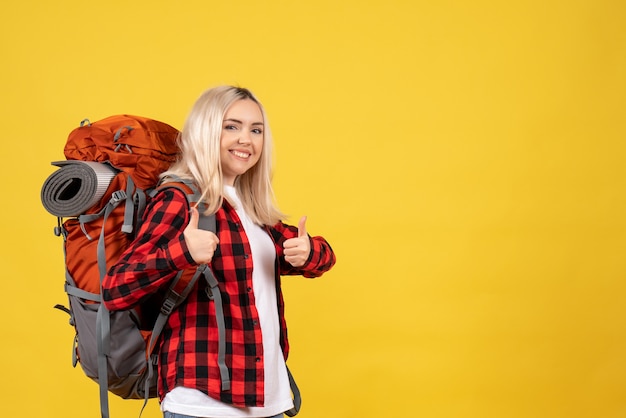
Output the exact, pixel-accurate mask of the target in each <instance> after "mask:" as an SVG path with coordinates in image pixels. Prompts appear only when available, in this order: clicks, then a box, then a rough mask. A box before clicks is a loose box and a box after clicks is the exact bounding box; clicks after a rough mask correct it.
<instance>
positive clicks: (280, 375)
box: [161, 186, 293, 418]
mask: <svg viewBox="0 0 626 418" xmlns="http://www.w3.org/2000/svg"><path fill="white" fill-rule="evenodd" d="M224 190H225V192H226V195H227V197H228V199H229V201H230V202H231V203H232V204H233V205H234V206H235V209H236V211H237V215H239V218H240V219H241V223H242V225H243V229H244V231H245V233H246V235H247V237H248V241H249V242H250V247H251V250H252V264H253V266H254V268H253V269H252V287H253V289H254V300H255V305H256V309H257V311H258V313H259V322H260V325H261V334H262V336H263V353H264V361H265V370H264V371H265V373H264V374H265V382H264V383H265V404H264V406H263V407H249V408H238V407H235V406H232V405H229V404H225V403H223V402H220V401H218V400H216V399H213V398H211V397H209V396H207V395H205V394H204V393H202V392H200V391H199V390H196V389H189V388H184V387H180V386H179V387H176V388H174V389H173V390H172V391H171V392H169V393H167V394H166V395H165V398H164V399H163V402H162V403H161V410H163V411H170V412H174V413H178V414H184V415H191V416H196V417H211V418H232V417H248V418H250V417H268V416H273V415H277V414H280V413H281V412H284V411H286V410H288V409H290V408H292V407H293V400H292V398H291V389H290V386H289V378H288V376H287V367H286V366H285V359H284V357H283V353H282V350H281V348H280V324H279V321H278V303H277V299H276V298H277V296H276V283H275V278H274V263H275V260H276V252H275V250H274V243H273V242H272V240H271V238H270V237H269V236H268V235H267V233H266V232H265V230H264V229H262V228H261V227H260V226H259V225H256V224H254V223H253V222H252V221H251V220H250V218H249V217H248V216H247V215H246V213H245V212H244V211H243V206H242V205H241V201H240V200H239V197H238V196H237V193H236V191H235V188H234V187H230V186H224Z"/></svg>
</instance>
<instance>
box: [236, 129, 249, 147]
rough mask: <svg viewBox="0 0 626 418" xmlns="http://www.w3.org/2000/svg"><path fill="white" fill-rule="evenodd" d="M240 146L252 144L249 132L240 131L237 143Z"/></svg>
mask: <svg viewBox="0 0 626 418" xmlns="http://www.w3.org/2000/svg"><path fill="white" fill-rule="evenodd" d="M238 142H239V143H240V144H250V143H252V137H251V136H250V132H248V131H247V130H245V129H244V130H242V131H241V135H239V141H238Z"/></svg>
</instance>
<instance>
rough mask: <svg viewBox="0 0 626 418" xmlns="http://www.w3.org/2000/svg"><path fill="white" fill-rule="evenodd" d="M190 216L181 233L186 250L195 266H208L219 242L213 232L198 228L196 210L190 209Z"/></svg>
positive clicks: (198, 215)
mask: <svg viewBox="0 0 626 418" xmlns="http://www.w3.org/2000/svg"><path fill="white" fill-rule="evenodd" d="M190 216H191V218H190V219H189V224H188V225H187V227H186V228H185V230H184V231H183V235H184V237H185V242H186V243H187V248H189V253H190V254H191V257H193V259H194V261H195V262H196V263H197V264H209V263H210V262H211V260H212V259H213V254H215V250H216V249H217V244H218V243H219V242H220V240H219V238H217V235H215V234H214V233H213V232H211V231H206V230H204V229H199V228H198V221H199V220H200V214H199V213H198V209H196V208H191V210H190Z"/></svg>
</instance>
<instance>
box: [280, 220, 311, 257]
mask: <svg viewBox="0 0 626 418" xmlns="http://www.w3.org/2000/svg"><path fill="white" fill-rule="evenodd" d="M306 220H307V217H306V216H303V217H302V218H300V221H299V222H298V236H297V237H296V238H291V239H288V240H285V242H284V243H283V249H284V256H285V261H287V262H288V263H289V264H291V265H292V266H294V267H302V266H303V265H304V264H305V263H306V260H307V259H308V258H309V254H310V252H311V244H310V241H309V235H308V233H307V230H306Z"/></svg>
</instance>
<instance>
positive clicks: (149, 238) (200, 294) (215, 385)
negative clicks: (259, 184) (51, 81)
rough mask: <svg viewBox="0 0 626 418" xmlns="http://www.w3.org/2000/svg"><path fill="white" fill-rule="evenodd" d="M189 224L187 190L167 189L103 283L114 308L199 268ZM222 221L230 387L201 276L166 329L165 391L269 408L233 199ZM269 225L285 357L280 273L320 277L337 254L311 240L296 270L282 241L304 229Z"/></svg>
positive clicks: (220, 262)
mask: <svg viewBox="0 0 626 418" xmlns="http://www.w3.org/2000/svg"><path fill="white" fill-rule="evenodd" d="M188 222H189V209H188V204H187V199H186V197H185V195H184V194H183V193H182V192H181V191H180V190H177V189H173V188H169V189H165V190H164V191H162V192H160V193H159V194H158V195H157V196H156V197H155V198H154V199H153V200H152V201H151V203H150V205H149V206H148V208H147V210H146V213H145V216H144V222H143V224H142V226H141V228H140V230H139V233H138V235H137V238H136V239H135V241H134V242H133V244H132V245H131V246H130V247H129V248H128V250H127V251H126V252H125V253H124V254H123V255H122V257H121V258H120V260H119V262H118V263H117V264H116V265H115V266H113V267H112V268H111V270H110V271H109V273H108V275H107V277H106V279H105V280H104V283H103V292H102V294H103V299H104V303H105V305H106V307H107V308H108V309H109V310H112V311H114V310H124V309H129V308H131V307H133V306H135V305H137V304H138V303H140V302H142V301H145V300H146V299H147V298H148V297H149V296H150V295H153V294H155V293H157V292H158V291H160V290H162V289H164V288H165V287H166V286H167V285H168V284H169V282H170V280H171V279H172V278H173V277H174V276H175V275H176V273H177V272H178V271H179V270H183V269H195V268H196V264H195V263H194V261H193V259H192V257H191V255H190V254H189V250H188V248H187V245H186V243H185V239H184V236H183V230H184V229H185V227H186V225H187V223H188ZM216 223H217V231H218V232H217V235H218V237H219V240H220V242H219V245H218V247H217V251H216V253H215V255H214V256H213V260H212V263H211V267H212V270H213V272H214V274H215V277H216V278H217V280H218V281H219V288H220V291H221V293H222V299H223V304H224V319H225V322H226V365H227V366H228V369H229V372H230V374H231V390H229V391H222V390H221V381H220V374H219V369H218V365H217V351H218V332H217V323H216V318H215V307H214V304H213V303H210V301H209V299H208V297H207V295H206V293H205V288H206V283H205V282H204V281H199V282H198V283H199V284H198V285H196V288H195V289H194V291H192V292H191V293H190V295H189V296H188V297H187V299H186V301H185V302H184V303H183V304H181V305H180V307H179V308H178V309H176V310H175V311H174V312H173V313H172V314H171V316H170V318H169V320H168V323H167V325H166V327H165V329H164V330H163V333H162V337H161V345H160V355H159V376H160V380H159V396H160V398H161V399H163V397H164V396H165V394H166V393H168V392H169V391H171V390H172V389H174V388H175V387H176V386H184V387H187V388H195V389H198V390H200V391H202V392H204V393H206V394H207V395H209V396H211V397H213V398H215V399H219V400H221V401H222V402H225V403H228V404H232V405H235V406H241V407H244V406H263V404H264V372H263V370H264V362H263V345H262V338H261V329H260V327H259V326H258V323H259V322H258V321H259V318H258V313H257V310H256V308H255V301H254V293H253V292H252V268H253V266H252V257H251V249H250V244H249V242H248V239H247V237H246V235H245V233H244V230H243V226H242V225H241V221H240V219H239V217H238V216H237V213H236V212H235V210H234V208H233V207H232V206H231V205H230V204H229V203H228V202H227V201H226V200H224V204H223V205H222V207H221V208H220V209H219V210H218V212H217V213H216ZM265 229H266V231H267V232H268V234H269V235H270V237H271V238H272V240H273V242H274V246H275V249H276V255H277V261H276V268H275V271H276V294H277V300H278V313H279V321H280V327H281V338H280V341H281V347H282V350H283V354H284V356H285V359H286V358H287V356H288V353H289V344H288V340H287V327H286V323H285V317H284V301H283V295H282V292H281V286H280V276H281V275H302V276H304V277H309V278H313V277H318V276H320V275H322V273H324V272H325V271H327V270H329V269H330V268H331V267H332V266H333V265H334V263H335V255H334V253H333V251H332V249H331V247H330V245H329V244H328V242H326V240H325V239H323V238H322V237H312V238H310V241H311V255H310V256H309V259H308V261H307V262H306V263H305V265H304V266H302V267H299V268H294V267H293V266H291V265H290V264H289V263H287V262H286V261H285V259H284V256H283V242H284V241H285V240H287V239H289V238H294V237H297V235H298V229H297V228H296V227H293V226H288V225H285V224H283V223H281V222H279V223H278V224H276V225H274V226H272V227H269V226H266V227H265Z"/></svg>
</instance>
